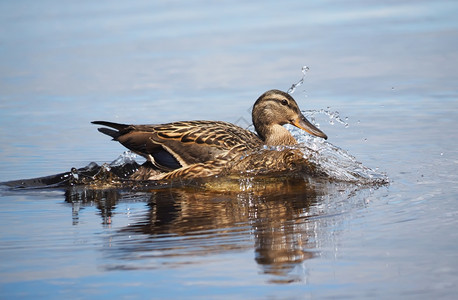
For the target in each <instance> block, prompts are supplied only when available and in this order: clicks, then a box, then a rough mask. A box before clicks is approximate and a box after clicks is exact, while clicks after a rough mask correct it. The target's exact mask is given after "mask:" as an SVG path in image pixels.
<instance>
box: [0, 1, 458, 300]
mask: <svg viewBox="0 0 458 300" xmlns="http://www.w3.org/2000/svg"><path fill="white" fill-rule="evenodd" d="M457 13H458V4H457V3H456V2H455V1H434V2H431V1H351V2H346V3H345V2H340V1H320V2H317V3H313V2H304V1H283V2H274V1H271V2H253V3H244V2H234V1H223V2H221V1H220V2H218V3H212V2H206V1H198V2H195V1H194V2H192V3H187V2H181V1H173V2H170V1H163V2H162V1H156V2H154V3H151V2H149V1H130V2H123V1H98V2H92V1H84V2H81V1H79V2H70V1H68V2H62V1H39V2H37V1H9V2H6V1H3V2H1V3H0V28H2V29H1V30H0V41H1V42H0V145H1V147H0V181H9V180H15V179H22V178H32V177H39V176H46V175H51V174H57V173H61V172H66V171H69V170H70V169H71V168H72V167H83V166H86V165H87V164H89V163H90V162H92V161H94V162H97V163H98V164H102V163H104V162H111V161H112V160H114V159H116V158H117V157H118V156H119V155H120V154H121V153H122V152H123V151H124V150H125V149H124V148H123V147H122V146H121V145H119V144H117V143H114V142H111V141H110V140H109V138H107V137H106V136H103V135H101V134H100V133H99V132H97V130H96V128H95V126H93V125H91V124H90V121H93V120H110V121H115V122H124V123H138V124H141V123H162V122H170V121H175V120H191V119H210V120H224V121H229V122H236V123H238V124H240V125H242V126H248V125H249V123H250V108H251V105H252V104H253V103H254V101H255V99H256V98H257V97H258V96H259V95H260V94H262V93H263V92H264V91H266V90H269V89H272V88H278V89H282V90H285V91H286V90H288V89H289V88H290V87H291V85H292V84H293V83H297V82H298V81H299V80H300V79H301V78H302V76H303V74H302V72H301V69H302V67H303V66H308V67H309V68H310V70H309V71H308V72H307V73H306V75H305V77H304V83H303V84H302V85H300V86H298V87H297V89H296V90H295V91H294V93H293V96H294V97H295V99H296V100H297V102H298V103H299V106H300V107H301V108H302V109H303V110H306V111H307V110H309V111H314V112H315V113H312V114H310V117H313V119H314V121H315V122H316V123H319V124H320V128H321V129H322V130H323V131H324V132H325V133H326V134H327V135H328V136H329V140H328V142H329V143H331V144H332V145H334V146H335V147H339V148H341V149H344V150H345V151H347V152H348V153H349V154H351V155H352V156H354V157H355V158H356V159H357V160H358V161H360V162H362V163H363V165H364V166H367V167H370V168H372V169H374V170H376V171H377V172H382V173H386V174H387V176H388V177H389V178H390V180H391V183H390V184H389V185H388V186H383V187H378V188H376V187H359V186H354V185H347V184H337V183H329V184H325V183H320V184H312V185H309V184H307V183H306V182H304V181H299V182H298V181H291V182H290V181H287V182H284V183H282V184H281V185H279V184H278V183H277V184H263V182H254V183H251V182H250V183H247V186H248V185H250V184H251V186H248V187H247V191H245V192H242V191H238V192H234V191H233V190H231V189H230V188H227V187H219V189H220V190H216V191H215V189H214V188H213V189H211V190H205V189H203V190H202V189H194V188H184V189H181V188H177V189H173V188H172V189H151V190H139V191H129V190H114V191H113V190H109V191H98V192H97V191H91V190H85V189H84V188H83V189H80V190H78V189H75V190H72V189H70V190H65V189H43V190H30V191H10V190H7V189H4V188H2V190H1V191H0V298H2V299H13V298H14V299H17V298H29V299H37V298H46V299H62V298H72V299H73V298H75V299H78V298H121V299H122V298H135V299H137V298H139V299H145V298H150V299H170V298H178V299H180V298H188V299H193V298H194V299H206V298H207V299H217V298H224V299H228V298H229V299H240V298H250V299H266V298H268V299H272V298H280V299H303V298H306V299H307V298H318V299H321V298H345V297H347V298H369V297H374V298H375V297H376V298H389V299H392V298H411V299H419V298H420V299H421V298H423V299H430V298H454V297H455V295H456V293H457V288H456V286H457V285H458V271H457V270H458V255H457V253H458V251H457V250H458V233H457V231H456V228H457V225H458V224H457V222H458V221H457V220H458V218H457V216H458V205H457V202H456V199H457V195H458V188H457V186H458V185H457V182H458V174H457V169H458V168H457V167H458V150H457V149H458V142H457V138H456V137H457V136H458V127H457V126H456V120H457V117H458V89H457V85H456V83H457V82H458V71H457V70H458V57H457V51H456V49H457V48H458V22H457V20H456V15H457ZM321 110H323V111H328V112H332V113H333V114H325V113H319V111H321ZM335 112H338V113H339V116H340V118H341V119H342V120H344V123H348V126H345V124H342V123H339V122H336V121H335V119H331V118H330V117H329V115H335V114H334V113H335ZM305 141H307V139H305Z"/></svg>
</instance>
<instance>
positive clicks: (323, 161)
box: [285, 125, 389, 184]
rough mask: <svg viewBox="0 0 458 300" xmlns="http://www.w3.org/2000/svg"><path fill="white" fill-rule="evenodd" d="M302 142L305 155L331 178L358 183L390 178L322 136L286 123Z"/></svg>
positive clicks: (372, 182)
mask: <svg viewBox="0 0 458 300" xmlns="http://www.w3.org/2000/svg"><path fill="white" fill-rule="evenodd" d="M285 127H287V128H288V130H290V131H291V133H292V134H293V136H294V137H295V138H296V140H297V141H298V143H299V144H300V149H301V151H302V152H303V153H304V157H305V158H307V159H308V160H309V161H311V162H312V163H314V164H315V165H316V166H317V167H318V168H319V169H320V171H322V172H324V173H326V174H327V175H328V176H329V177H330V178H331V179H335V180H338V181H345V182H353V183H356V184H387V183H389V178H388V177H387V176H386V175H385V174H382V173H379V172H377V171H375V170H373V169H371V168H369V167H366V166H364V165H363V164H362V163H361V162H359V161H357V160H356V158H355V157H354V156H352V155H351V154H349V153H348V152H347V151H345V150H343V149H341V148H339V147H337V146H334V145H333V144H331V143H329V142H327V141H325V140H323V139H322V138H318V137H314V136H310V135H306V134H304V133H303V131H302V130H300V129H298V128H296V127H293V126H290V125H285Z"/></svg>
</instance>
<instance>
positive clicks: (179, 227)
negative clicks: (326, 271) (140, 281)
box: [66, 177, 355, 283]
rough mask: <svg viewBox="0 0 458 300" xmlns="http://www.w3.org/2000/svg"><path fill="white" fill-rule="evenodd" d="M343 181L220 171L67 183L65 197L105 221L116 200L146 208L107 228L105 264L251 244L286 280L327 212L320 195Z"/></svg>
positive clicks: (139, 263)
mask: <svg viewBox="0 0 458 300" xmlns="http://www.w3.org/2000/svg"><path fill="white" fill-rule="evenodd" d="M217 186H219V187H220V189H219V190H217V189H216V187H217ZM236 187H237V188H236ZM342 187H343V186H342V185H338V186H337V185H336V184H332V183H329V182H319V181H314V180H312V179H310V178H287V177H285V178H260V179H256V180H255V179H253V178H246V179H237V180H235V179H234V180H230V179H224V180H223V179H220V180H219V181H215V180H213V181H211V182H208V185H207V187H206V188H202V186H200V187H198V186H195V187H190V186H186V187H179V188H154V189H151V190H138V191H132V190H129V191H120V190H116V189H110V190H90V189H87V188H83V189H81V188H80V189H78V188H70V189H68V190H67V191H66V201H67V202H69V203H72V207H73V222H74V224H77V223H78V210H79V207H80V206H84V205H88V204H90V205H93V204H96V205H97V208H98V209H99V211H100V215H101V216H102V220H103V224H109V223H110V222H111V218H113V213H112V212H113V211H114V210H115V209H116V205H117V203H118V202H119V201H130V200H132V199H134V198H140V199H143V200H144V201H145V202H146V213H144V214H142V215H141V216H137V217H135V218H133V219H131V220H130V221H131V223H130V224H129V225H128V226H125V227H122V228H120V229H119V230H117V231H116V233H115V234H113V235H112V236H110V238H109V245H108V246H107V247H104V248H103V251H104V253H105V255H107V257H108V259H109V261H110V264H107V265H105V266H104V268H105V269H106V270H121V269H122V270H125V269H148V268H160V267H163V266H168V267H170V265H172V266H173V265H175V266H179V265H180V264H182V263H192V262H193V261H195V260H196V259H197V260H198V259H199V257H202V256H204V255H212V254H219V253H228V252H231V251H247V250H248V251H249V250H250V249H252V248H253V247H254V251H255V257H254V259H255V261H256V263H257V264H258V265H259V266H260V267H261V269H262V272H263V273H265V274H269V275H270V276H272V277H273V278H275V279H273V280H272V281H274V282H282V283H285V282H286V283H287V282H291V281H297V280H301V278H300V277H298V276H294V275H293V273H294V271H293V270H294V268H295V267H297V266H300V265H301V263H302V262H303V261H304V260H307V259H310V258H312V257H313V256H314V253H315V252H316V251H317V250H316V248H317V245H316V244H315V241H316V235H317V234H318V233H317V230H318V229H319V228H317V223H316V220H317V219H320V218H322V217H325V214H326V213H327V212H326V211H325V210H323V207H322V205H323V202H322V200H323V199H329V197H330V196H331V198H332V197H334V198H338V197H340V195H341V193H342V190H345V189H348V186H346V187H344V188H342ZM354 189H355V187H354V186H353V190H352V191H350V192H348V191H347V193H346V195H348V194H349V193H352V192H354ZM113 221H114V220H113Z"/></svg>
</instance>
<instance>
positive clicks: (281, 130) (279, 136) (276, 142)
mask: <svg viewBox="0 0 458 300" xmlns="http://www.w3.org/2000/svg"><path fill="white" fill-rule="evenodd" d="M258 134H259V136H260V137H261V139H262V140H263V141H264V143H265V144H266V145H268V146H281V145H285V146H286V145H296V144H297V141H296V139H295V138H294V137H293V136H292V135H291V133H290V132H289V131H288V129H286V128H285V127H283V126H281V125H278V124H274V125H271V126H266V127H264V128H262V129H261V130H259V131H258Z"/></svg>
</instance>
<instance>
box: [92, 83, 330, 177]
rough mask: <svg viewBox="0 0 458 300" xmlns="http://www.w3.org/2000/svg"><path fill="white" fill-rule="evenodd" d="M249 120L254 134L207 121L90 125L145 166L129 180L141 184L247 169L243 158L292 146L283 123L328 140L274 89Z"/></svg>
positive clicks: (260, 159) (258, 103)
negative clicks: (143, 182)
mask: <svg viewBox="0 0 458 300" xmlns="http://www.w3.org/2000/svg"><path fill="white" fill-rule="evenodd" d="M252 121H253V125H254V129H255V131H256V132H252V131H250V130H247V129H244V128H242V127H240V126H237V125H234V124H232V123H229V122H223V121H206V120H196V121H178V122H172V123H166V124H156V125H129V124H121V123H114V122H108V121H93V122H92V123H93V124H96V125H101V126H104V127H100V128H98V131H99V132H101V133H103V134H105V135H108V136H110V137H111V138H112V139H113V140H114V141H117V142H119V143H121V144H122V145H123V146H125V147H126V148H128V149H129V150H131V151H132V152H134V153H136V154H138V155H140V156H143V157H144V158H145V159H146V163H145V164H144V166H145V167H144V168H141V170H140V169H139V170H138V173H137V174H135V173H134V174H133V175H132V178H134V179H142V180H163V179H165V180H167V179H177V178H182V179H184V178H201V177H209V176H214V175H218V174H221V173H223V172H224V171H227V170H228V169H229V168H231V166H239V168H240V166H246V165H247V162H246V158H247V157H249V156H250V154H252V153H258V152H257V151H259V149H262V148H265V147H266V146H267V147H275V146H294V145H296V144H297V140H296V139H295V138H294V137H293V136H292V134H291V133H290V131H289V130H288V129H286V128H285V127H284V126H283V125H285V124H291V125H293V126H296V127H298V128H300V129H302V130H304V131H306V132H308V133H309V134H312V135H314V136H317V137H321V138H323V139H327V135H326V134H325V133H324V132H322V131H321V130H320V129H318V128H317V127H316V126H315V125H313V124H312V123H311V122H309V121H308V120H307V119H306V118H305V117H304V115H303V114H302V113H301V110H300V109H299V106H298V104H297V102H296V101H295V100H294V98H293V97H292V96H291V95H290V94H288V93H285V92H283V91H280V90H276V89H273V90H269V91H267V92H265V93H263V94H262V95H261V96H259V98H258V99H257V100H256V101H255V103H254V105H253V108H252ZM286 156H288V155H286ZM253 157H255V160H256V162H255V164H256V165H259V163H260V162H263V161H266V162H267V163H266V164H267V165H265V166H264V168H267V169H269V164H273V162H272V161H275V160H277V163H278V160H279V159H282V157H281V156H278V155H276V156H274V157H275V158H274V159H272V157H270V159H265V158H264V157H263V156H260V155H259V154H257V155H254V156H253ZM240 162H242V163H240ZM269 162H270V163H269ZM248 164H253V162H252V161H251V162H250V163H248ZM236 168H237V167H236ZM238 171H239V170H238Z"/></svg>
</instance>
